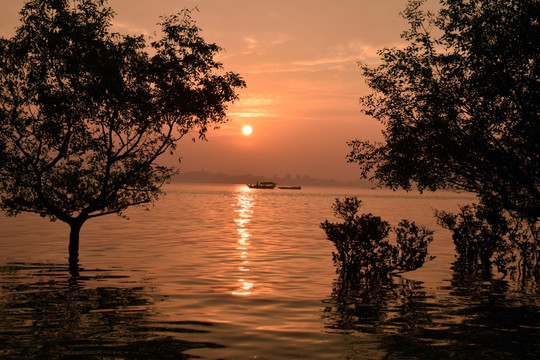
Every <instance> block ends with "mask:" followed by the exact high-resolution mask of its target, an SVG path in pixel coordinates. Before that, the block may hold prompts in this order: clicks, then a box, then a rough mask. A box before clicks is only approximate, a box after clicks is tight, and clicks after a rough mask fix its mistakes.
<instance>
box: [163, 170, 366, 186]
mask: <svg viewBox="0 0 540 360" xmlns="http://www.w3.org/2000/svg"><path fill="white" fill-rule="evenodd" d="M171 181H172V182H193V183H216V184H250V183H256V182H257V181H273V182H275V183H277V184H279V185H301V186H344V187H361V188H372V187H374V184H373V183H371V182H370V181H368V180H363V179H358V180H354V181H338V180H335V179H317V178H313V177H310V176H307V175H303V176H301V175H296V176H295V177H292V176H285V177H279V176H276V175H274V176H273V177H268V176H255V175H251V174H246V175H228V174H224V173H221V172H216V173H214V172H208V171H204V170H201V171H185V172H180V174H178V175H176V176H174V177H173V178H172V180H171Z"/></svg>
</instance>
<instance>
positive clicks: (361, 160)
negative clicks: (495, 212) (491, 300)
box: [348, 0, 540, 217]
mask: <svg viewBox="0 0 540 360" xmlns="http://www.w3.org/2000/svg"><path fill="white" fill-rule="evenodd" d="M422 3H423V1H419V0H410V1H409V4H408V6H407V8H406V10H405V11H404V14H403V15H404V17H405V18H406V19H407V20H408V21H409V24H410V29H409V30H408V31H406V32H404V33H403V35H402V37H403V39H404V40H406V41H407V43H408V45H407V46H406V47H404V48H399V49H398V48H392V49H383V50H381V51H380V52H379V55H380V57H381V63H380V65H378V66H375V67H370V66H368V65H366V64H363V65H362V70H363V73H364V76H365V77H366V78H367V83H368V85H369V86H370V87H371V88H372V89H373V93H372V94H371V95H368V96H365V97H363V98H362V99H361V103H362V105H363V111H364V112H365V113H366V114H367V115H370V116H373V117H374V118H376V119H378V120H379V121H380V122H381V123H382V124H383V125H384V127H385V130H384V132H383V135H384V141H383V142H381V143H371V142H367V141H361V140H355V141H352V142H350V143H349V145H350V146H351V153H350V155H349V158H348V159H349V161H350V162H355V163H357V164H359V165H360V168H361V170H362V172H363V176H364V177H370V176H371V177H372V178H373V179H375V180H377V181H378V182H379V183H380V184H381V185H383V186H388V187H392V188H398V187H402V188H405V189H410V188H411V187H412V186H413V185H414V186H417V187H418V188H419V189H420V190H424V189H429V190H435V189H440V188H445V187H452V188H458V189H462V190H467V191H471V192H474V193H476V194H478V195H479V196H480V197H482V198H485V199H486V201H488V202H493V201H497V202H500V203H501V204H502V206H503V208H504V209H506V210H509V211H513V212H515V213H517V214H521V215H523V216H534V217H539V216H540V141H539V139H540V121H539V115H540V101H539V99H540V63H539V58H540V56H539V55H540V51H539V50H540V1H538V0H441V10H440V12H439V13H438V15H434V14H431V13H429V12H425V11H423V10H422Z"/></svg>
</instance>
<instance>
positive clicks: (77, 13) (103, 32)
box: [0, 0, 245, 238]
mask: <svg viewBox="0 0 540 360" xmlns="http://www.w3.org/2000/svg"><path fill="white" fill-rule="evenodd" d="M113 15H114V13H113V11H112V9H111V8H109V7H107V6H106V5H105V1H103V0H75V1H68V0H45V1H44V0H30V1H28V2H27V3H26V4H25V5H24V7H23V8H22V10H21V12H20V16H21V25H20V26H19V28H18V29H17V31H16V34H15V36H14V37H13V38H10V39H5V38H1V39H0V82H1V85H2V86H1V87H0V161H1V163H0V206H1V208H2V209H3V210H4V211H6V212H7V213H8V214H9V215H16V214H18V213H20V212H32V213H37V214H40V215H42V216H48V217H50V218H51V219H52V220H56V219H59V220H62V221H64V222H66V223H68V224H70V226H71V229H72V232H73V231H76V232H77V234H76V235H77V238H78V229H80V226H81V225H82V224H83V223H84V222H85V221H86V220H87V219H89V218H93V217H97V216H102V215H106V214H111V213H119V212H121V211H123V210H125V209H126V208H127V207H129V206H132V205H140V204H148V203H150V202H152V201H153V200H155V199H156V198H157V197H158V196H159V195H160V194H161V191H160V188H161V186H162V184H163V183H164V182H165V181H166V180H168V179H169V178H170V176H171V175H172V174H173V173H174V171H175V170H174V168H173V167H166V166H161V165H158V164H157V163H156V160H157V159H158V158H159V157H160V156H161V155H163V154H165V153H167V152H173V151H174V150H175V149H176V146H177V141H178V140H180V139H181V138H183V137H184V136H186V135H189V136H193V135H190V134H193V133H195V134H197V133H198V136H199V137H200V138H204V137H205V133H206V131H207V129H208V128H209V127H213V126H217V125H219V124H220V123H223V122H224V121H226V109H227V103H228V102H231V101H234V100H236V99H237V94H236V89H238V88H241V87H243V86H245V84H244V82H243V80H242V79H241V78H240V77H239V75H238V74H235V73H231V72H224V71H222V64H221V63H219V62H217V61H216V60H215V59H214V56H215V55H216V54H217V53H218V52H219V51H220V50H221V49H220V48H219V47H218V46H217V45H215V44H209V43H206V42H205V41H204V39H203V38H202V37H201V36H200V33H199V32H200V29H199V28H197V26H196V25H195V23H194V21H193V20H192V19H191V17H190V11H187V10H184V11H183V12H181V13H180V14H177V15H172V16H168V17H164V18H162V21H161V24H160V25H161V30H162V31H161V35H160V36H158V37H157V38H156V39H155V40H154V41H153V42H151V43H150V44H147V40H146V39H145V37H144V36H142V35H140V36H130V35H121V34H117V33H113V32H111V31H110V27H111V21H112V19H113Z"/></svg>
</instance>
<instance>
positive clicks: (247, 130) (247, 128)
mask: <svg viewBox="0 0 540 360" xmlns="http://www.w3.org/2000/svg"><path fill="white" fill-rule="evenodd" d="M252 132H253V129H252V128H251V126H249V125H246V126H244V127H243V128H242V134H244V135H251V133H252Z"/></svg>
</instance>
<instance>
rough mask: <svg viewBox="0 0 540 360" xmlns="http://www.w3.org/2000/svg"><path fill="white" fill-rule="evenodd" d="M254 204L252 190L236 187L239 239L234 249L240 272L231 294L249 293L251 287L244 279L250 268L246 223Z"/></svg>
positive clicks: (249, 282)
mask: <svg viewBox="0 0 540 360" xmlns="http://www.w3.org/2000/svg"><path fill="white" fill-rule="evenodd" d="M254 204H255V201H254V198H253V193H252V191H251V190H250V189H249V188H247V187H245V186H242V187H239V188H238V189H237V196H236V204H235V206H236V207H237V209H236V210H235V212H236V214H237V216H236V219H234V222H235V223H236V226H237V228H236V231H237V232H238V235H239V239H238V241H237V243H236V250H238V252H239V265H238V271H239V272H240V275H239V277H240V279H238V281H237V282H238V284H237V288H236V290H234V291H233V292H232V293H233V295H243V296H246V295H251V290H252V289H253V285H254V283H253V281H251V280H247V279H245V275H246V274H249V271H250V270H251V268H250V267H249V260H248V258H249V246H250V245H251V243H250V242H249V240H250V238H251V234H250V232H249V228H248V224H249V223H250V221H251V218H252V217H253V209H252V208H253V205H254Z"/></svg>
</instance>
